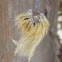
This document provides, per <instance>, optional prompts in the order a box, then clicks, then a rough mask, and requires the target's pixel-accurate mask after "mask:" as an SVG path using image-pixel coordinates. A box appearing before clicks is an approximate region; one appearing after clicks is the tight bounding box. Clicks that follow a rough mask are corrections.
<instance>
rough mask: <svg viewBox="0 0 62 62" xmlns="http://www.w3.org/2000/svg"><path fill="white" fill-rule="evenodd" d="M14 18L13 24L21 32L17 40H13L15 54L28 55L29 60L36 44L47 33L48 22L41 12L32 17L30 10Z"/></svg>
mask: <svg viewBox="0 0 62 62" xmlns="http://www.w3.org/2000/svg"><path fill="white" fill-rule="evenodd" d="M15 20H16V21H15V25H16V26H17V29H19V30H20V32H21V34H22V37H21V39H19V41H18V42H17V41H16V40H13V42H14V43H15V45H16V46H17V47H16V50H15V54H17V53H21V55H23V56H28V60H29V61H30V59H31V57H32V56H33V55H34V53H35V49H36V47H37V45H38V44H39V43H40V42H41V41H42V39H43V38H44V36H45V34H47V33H48V28H49V22H48V20H47V18H46V17H45V16H44V14H43V13H40V15H35V16H33V17H32V10H30V11H27V12H25V13H21V14H20V15H19V16H17V17H16V19H15Z"/></svg>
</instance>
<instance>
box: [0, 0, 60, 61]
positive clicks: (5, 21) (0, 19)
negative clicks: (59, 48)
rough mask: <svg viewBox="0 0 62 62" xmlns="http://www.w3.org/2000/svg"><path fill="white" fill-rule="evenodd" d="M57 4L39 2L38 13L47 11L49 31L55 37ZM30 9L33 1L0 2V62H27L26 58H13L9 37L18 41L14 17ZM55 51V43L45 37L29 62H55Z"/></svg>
mask: <svg viewBox="0 0 62 62" xmlns="http://www.w3.org/2000/svg"><path fill="white" fill-rule="evenodd" d="M34 3H35V2H34ZM59 3H60V0H41V3H40V4H41V5H40V12H44V11H45V9H46V10H47V18H48V20H49V22H50V29H51V30H52V31H53V33H54V34H55V35H56V24H57V11H58V9H59ZM32 7H33V0H0V62H27V58H24V57H21V56H19V55H16V56H14V50H15V46H14V44H13V42H12V40H11V39H10V38H9V36H10V37H11V38H14V39H17V40H18V39H19V34H17V31H16V30H15V27H14V22H13V20H14V17H15V16H17V15H18V14H20V13H22V12H24V11H27V10H28V9H31V8H32ZM16 34H17V35H16ZM55 51H56V44H55V41H54V40H53V39H52V38H51V37H50V36H49V35H47V36H45V38H44V40H43V42H42V43H40V44H39V45H38V47H37V49H36V54H35V56H33V57H32V59H31V62H56V54H55Z"/></svg>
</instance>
